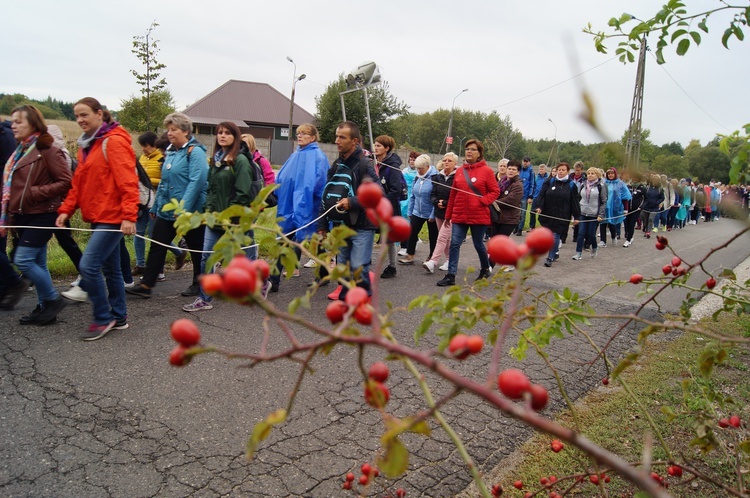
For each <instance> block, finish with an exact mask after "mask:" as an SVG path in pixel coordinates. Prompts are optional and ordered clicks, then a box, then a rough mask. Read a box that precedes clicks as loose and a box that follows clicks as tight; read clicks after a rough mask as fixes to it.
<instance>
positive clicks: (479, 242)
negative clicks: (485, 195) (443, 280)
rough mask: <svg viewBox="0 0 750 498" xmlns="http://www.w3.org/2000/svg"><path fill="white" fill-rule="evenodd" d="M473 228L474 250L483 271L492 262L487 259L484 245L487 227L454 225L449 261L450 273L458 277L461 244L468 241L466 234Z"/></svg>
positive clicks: (463, 224)
mask: <svg viewBox="0 0 750 498" xmlns="http://www.w3.org/2000/svg"><path fill="white" fill-rule="evenodd" d="M469 228H471V240H472V242H474V249H476V251H477V255H478V256H479V264H480V265H481V266H482V268H481V269H482V270H487V269H488V268H489V267H490V261H489V259H488V258H487V248H486V247H485V245H484V232H485V231H486V230H487V226H485V225H467V224H465V223H453V228H452V230H451V250H450V259H449V260H448V273H449V274H451V275H454V276H455V275H456V272H457V271H458V257H459V255H460V254H461V244H463V243H464V240H465V239H466V234H467V233H468V232H469Z"/></svg>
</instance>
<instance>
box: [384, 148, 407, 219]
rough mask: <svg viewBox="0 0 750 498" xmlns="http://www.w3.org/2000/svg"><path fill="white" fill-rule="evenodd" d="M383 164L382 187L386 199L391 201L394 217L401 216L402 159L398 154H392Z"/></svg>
mask: <svg viewBox="0 0 750 498" xmlns="http://www.w3.org/2000/svg"><path fill="white" fill-rule="evenodd" d="M381 162H382V164H381V165H380V185H381V186H382V187H383V190H384V191H385V197H386V199H388V200H389V201H391V205H392V206H393V216H401V176H402V175H403V173H401V158H400V157H398V154H394V153H390V154H388V155H387V156H386V157H385V159H383V160H382V161H381Z"/></svg>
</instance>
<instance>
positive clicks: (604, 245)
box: [599, 240, 607, 247]
mask: <svg viewBox="0 0 750 498" xmlns="http://www.w3.org/2000/svg"><path fill="white" fill-rule="evenodd" d="M599 247H607V243H606V242H604V241H603V240H600V241H599Z"/></svg>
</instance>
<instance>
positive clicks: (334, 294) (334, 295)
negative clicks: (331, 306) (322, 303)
mask: <svg viewBox="0 0 750 498" xmlns="http://www.w3.org/2000/svg"><path fill="white" fill-rule="evenodd" d="M343 288H344V286H343V285H339V286H338V287H336V288H335V289H333V292H331V293H330V294H328V299H330V300H331V301H336V300H337V299H338V298H339V296H340V295H341V290H342V289H343Z"/></svg>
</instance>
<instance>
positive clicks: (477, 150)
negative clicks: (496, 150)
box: [464, 147, 479, 152]
mask: <svg viewBox="0 0 750 498" xmlns="http://www.w3.org/2000/svg"><path fill="white" fill-rule="evenodd" d="M464 150H465V151H466V152H479V149H475V148H473V147H471V148H470V147H466V148H465V149H464Z"/></svg>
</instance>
